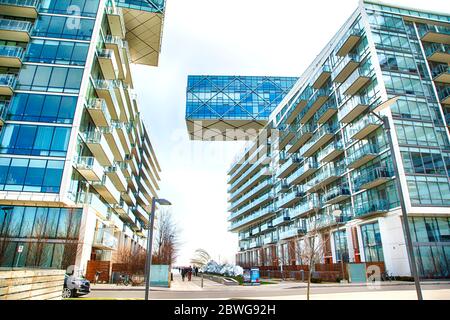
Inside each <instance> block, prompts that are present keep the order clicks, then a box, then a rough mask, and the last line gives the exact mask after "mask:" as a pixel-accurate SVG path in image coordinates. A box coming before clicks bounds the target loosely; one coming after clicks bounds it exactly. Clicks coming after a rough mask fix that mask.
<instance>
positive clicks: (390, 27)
mask: <svg viewBox="0 0 450 320" xmlns="http://www.w3.org/2000/svg"><path fill="white" fill-rule="evenodd" d="M418 17H420V18H421V19H425V20H421V22H418V20H417V19H416V18H418ZM448 21H449V17H448V16H446V15H439V14H432V13H427V12H419V11H414V10H406V9H402V8H395V7H389V6H381V5H378V4H374V3H372V2H371V1H370V0H367V1H365V2H364V3H362V4H361V5H360V7H359V10H357V11H356V12H355V14H354V15H353V16H352V18H351V19H350V20H349V22H348V23H347V25H346V28H345V30H342V31H340V34H339V35H337V36H336V40H335V41H333V43H332V44H331V45H330V46H329V47H327V48H325V49H324V50H323V51H322V53H321V54H320V55H318V58H316V60H315V61H314V63H313V66H314V67H311V68H309V69H308V71H307V72H306V73H305V74H303V76H302V78H301V79H302V82H301V83H298V84H297V85H296V86H295V87H294V88H293V89H292V90H290V92H289V93H288V94H287V95H286V96H287V98H288V99H285V100H282V102H281V103H280V104H279V106H278V107H277V109H276V111H275V112H274V113H273V114H272V115H271V117H270V118H271V119H274V120H273V123H270V124H268V126H266V128H272V127H274V128H276V129H278V131H279V134H277V135H275V134H272V136H271V137H270V138H269V141H268V142H267V150H268V154H267V156H268V157H269V158H270V162H265V163H264V165H266V164H268V163H270V165H269V168H271V169H272V170H270V169H269V174H268V175H266V176H265V177H264V180H266V179H267V180H268V181H271V187H263V185H262V183H263V182H264V180H263V179H262V178H258V172H259V171H258V169H260V168H261V169H263V168H264V165H263V164H261V165H260V167H258V166H257V167H256V168H253V169H252V167H249V165H247V162H246V161H239V162H235V163H234V164H233V166H232V167H231V168H230V170H229V172H228V174H229V180H228V181H229V185H230V188H229V190H228V191H229V194H230V199H229V202H230V207H229V211H230V213H231V215H230V216H229V218H228V220H229V222H230V224H231V225H230V228H229V230H230V231H232V232H236V233H238V234H239V239H240V241H241V251H240V253H239V254H238V259H240V258H239V257H240V256H245V254H246V253H248V252H252V251H253V250H259V249H258V247H257V248H254V247H252V246H251V244H252V243H258V242H260V241H264V239H267V238H271V239H273V238H276V239H277V240H276V241H266V242H265V245H262V246H261V247H262V248H263V249H264V248H265V247H266V246H280V245H284V244H285V243H294V245H295V244H296V243H298V242H299V241H298V238H300V239H304V236H305V235H306V237H307V236H308V233H310V232H317V229H319V232H320V233H322V234H323V238H324V239H330V240H331V241H332V242H333V244H334V249H335V250H334V252H331V247H330V246H328V245H327V246H328V247H327V248H328V249H327V252H325V253H324V254H323V261H324V262H325V263H330V262H331V261H340V259H342V257H344V260H346V258H347V259H348V258H350V260H352V259H353V253H355V257H354V258H355V259H356V258H357V257H356V256H357V255H359V251H360V248H359V245H360V244H359V242H358V239H357V232H356V230H353V228H356V229H359V230H360V231H361V233H360V234H361V236H362V239H361V240H362V246H363V248H361V250H363V251H364V257H365V262H384V263H385V266H386V268H387V269H390V270H389V271H390V272H396V271H395V270H396V269H397V270H399V269H401V268H402V270H405V269H406V270H407V269H408V266H401V267H400V266H399V265H398V264H399V262H398V261H396V260H395V259H391V258H389V260H388V261H386V257H392V256H395V254H396V252H394V251H392V250H393V249H392V248H390V247H385V248H383V246H382V242H381V234H382V232H390V230H396V229H397V228H398V226H401V220H400V217H399V214H398V212H399V210H398V209H399V207H400V202H399V197H398V194H397V188H396V179H398V176H396V174H395V172H394V170H393V168H394V167H393V164H392V155H391V152H392V151H391V150H390V147H389V144H388V139H387V138H388V137H387V135H386V132H385V130H384V128H383V124H382V123H381V122H380V121H379V120H378V119H377V118H376V117H374V116H373V115H372V114H371V113H370V111H371V110H373V109H375V108H376V107H377V106H379V105H380V104H381V103H383V102H384V101H385V99H386V96H387V98H393V97H398V100H397V101H396V102H395V103H393V104H392V106H391V111H392V118H391V115H389V116H388V117H389V120H390V123H391V124H392V131H394V130H395V134H396V138H397V139H396V140H395V141H396V143H395V145H394V148H395V149H396V150H398V152H399V153H400V154H401V159H400V160H401V161H402V163H403V166H401V169H400V170H402V171H403V170H404V175H403V172H401V173H400V175H401V176H403V177H402V179H404V180H405V181H404V182H405V183H404V184H403V185H407V188H408V190H407V191H406V192H405V195H406V197H407V202H410V203H411V206H412V207H413V210H414V213H415V216H417V215H419V216H420V214H418V212H421V211H422V212H423V215H429V214H430V213H431V212H434V211H436V212H440V214H442V218H414V224H418V225H419V224H420V223H423V221H425V223H426V224H428V226H427V228H428V229H433V230H436V229H437V228H438V226H437V224H438V223H440V225H439V227H440V228H439V232H441V231H440V230H441V228H442V226H444V225H445V226H446V227H445V228H444V229H443V230H444V231H443V234H444V237H443V238H445V235H446V232H447V231H445V230H448V213H449V212H450V211H449V210H450V202H449V201H450V175H449V167H450V166H449V153H450V145H449V144H450V143H449V131H448V125H449V124H448V123H447V122H446V119H447V120H448V117H446V116H445V115H448V114H449V113H450V109H449V108H450V99H448V98H447V97H448V92H450V91H449V90H450V89H449V83H448V79H446V78H445V76H441V75H442V74H447V73H448V72H447V71H448V68H447V64H448V63H449V62H450V51H449V50H448V47H447V46H446V45H445V43H447V42H448V41H449V37H450V31H449V30H450V29H449V28H447V27H444V26H443V25H442V23H448ZM436 53H438V54H436ZM202 85H203V84H202ZM204 86H205V87H206V88H208V87H207V86H206V85H204ZM214 93H215V92H214V91H213V90H210V92H209V93H206V94H205V97H206V98H210V97H211V96H212V95H213V94H214ZM188 100H189V99H188ZM212 117H214V115H212ZM257 143H258V144H256V143H255V145H254V146H253V149H252V148H251V147H250V146H249V147H248V148H247V149H246V151H245V152H244V153H243V154H241V155H239V156H238V157H237V158H238V159H244V160H248V161H249V160H251V159H254V158H255V157H256V158H257V159H259V158H260V157H258V156H256V154H257V152H258V151H249V150H258V148H257V147H258V146H260V145H261V141H257ZM247 153H248V154H247ZM252 163H253V164H257V162H252ZM261 189H262V190H263V191H260V190H261ZM254 194H255V195H254ZM263 194H267V195H270V196H269V198H270V199H269V200H267V201H264V202H263V203H261V202H259V201H258V199H259V198H258V196H261V195H263ZM434 208H436V210H435V209H434ZM336 210H338V211H340V212H342V213H341V217H340V218H339V219H340V222H341V223H342V224H343V225H344V226H340V227H339V230H340V231H336V229H337V225H336V224H337V223H336V219H335V218H334V217H333V215H332V213H333V212H335V211H336ZM388 218H389V219H388ZM424 219H425V220H424ZM427 219H435V220H436V219H437V220H436V221H439V222H435V223H434V224H435V225H436V226H434V225H433V223H431V220H430V221H428V220H427ZM349 221H351V223H348V224H347V222H349ZM374 221H377V222H374ZM381 221H383V223H384V225H385V229H384V228H383V229H380V226H379V223H380V224H381ZM419 221H420V223H419ZM433 221H434V220H433ZM443 221H445V223H444V222H443ZM317 222H318V223H317ZM268 225H271V226H272V228H268V227H266V226H268ZM302 226H306V230H305V228H303V227H302ZM350 231H352V237H353V241H352V242H353V243H352V244H351V243H347V239H346V236H345V234H346V233H347V232H350ZM429 233H430V232H429ZM429 233H428V237H429V236H430V234H429ZM436 233H437V231H433V234H436ZM268 234H270V235H271V236H270V237H267V235H268ZM433 239H437V236H435V237H434V238H433ZM433 239H432V240H426V241H425V240H417V242H416V244H415V245H416V247H417V255H418V256H419V257H420V258H418V259H419V260H420V264H421V265H420V268H421V273H422V276H424V277H428V278H431V277H433V276H435V277H449V274H448V270H449V267H448V250H447V249H448V248H447V246H446V245H445V244H442V240H433ZM399 241H402V240H399ZM436 241H438V242H437V243H438V245H436ZM439 241H440V242H439ZM430 242H433V244H429V243H430ZM350 245H352V246H353V248H349V246H350ZM399 245H400V246H401V245H404V244H403V243H399ZM383 249H384V250H385V251H386V250H389V253H387V252H383ZM345 255H347V257H345ZM331 256H333V259H331ZM349 256H350V257H349ZM358 258H359V257H358ZM363 262H364V261H363ZM254 263H255V262H253V264H254Z"/></svg>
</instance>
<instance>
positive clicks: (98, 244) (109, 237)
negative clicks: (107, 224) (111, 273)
mask: <svg viewBox="0 0 450 320" xmlns="http://www.w3.org/2000/svg"><path fill="white" fill-rule="evenodd" d="M118 244H119V241H118V240H117V239H116V237H114V231H113V229H110V228H101V229H97V230H96V231H95V234H94V241H93V242H92V247H93V248H96V249H101V250H116V249H117V247H118Z"/></svg>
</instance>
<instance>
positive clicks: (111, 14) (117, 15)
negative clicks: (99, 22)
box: [106, 6, 126, 39]
mask: <svg viewBox="0 0 450 320" xmlns="http://www.w3.org/2000/svg"><path fill="white" fill-rule="evenodd" d="M106 17H107V18H108V24H109V29H110V31H111V34H112V35H113V36H115V37H119V38H121V39H123V38H125V33H126V29H125V21H124V18H123V13H122V9H121V8H117V7H112V6H111V7H106Z"/></svg>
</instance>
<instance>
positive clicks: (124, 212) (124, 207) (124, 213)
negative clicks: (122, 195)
mask: <svg viewBox="0 0 450 320" xmlns="http://www.w3.org/2000/svg"><path fill="white" fill-rule="evenodd" d="M129 209H130V208H129V206H128V204H127V203H126V202H125V200H124V199H121V200H120V203H119V204H116V205H115V206H114V211H116V212H117V214H118V215H120V216H121V217H124V218H128V212H129Z"/></svg>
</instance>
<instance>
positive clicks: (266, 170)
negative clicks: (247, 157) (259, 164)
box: [228, 167, 270, 200]
mask: <svg viewBox="0 0 450 320" xmlns="http://www.w3.org/2000/svg"><path fill="white" fill-rule="evenodd" d="M269 170H270V169H269V168H266V167H264V168H262V169H261V170H259V171H258V172H256V173H255V174H254V175H253V177H252V178H251V179H250V180H248V181H247V182H246V183H244V184H243V185H242V186H240V187H239V189H237V190H236V191H234V192H232V193H231V194H230V197H229V200H233V199H234V198H236V197H237V196H238V195H240V194H241V193H242V192H245V191H246V190H247V189H248V188H250V187H251V186H252V185H254V184H255V183H257V182H258V181H259V180H261V179H263V178H264V177H267V176H269V174H268V173H269ZM228 192H230V190H228Z"/></svg>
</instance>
